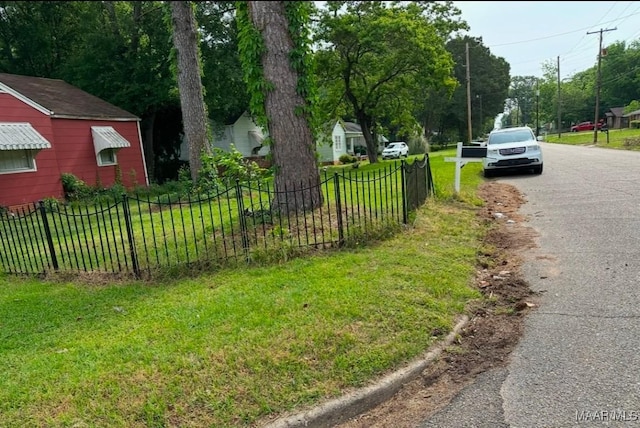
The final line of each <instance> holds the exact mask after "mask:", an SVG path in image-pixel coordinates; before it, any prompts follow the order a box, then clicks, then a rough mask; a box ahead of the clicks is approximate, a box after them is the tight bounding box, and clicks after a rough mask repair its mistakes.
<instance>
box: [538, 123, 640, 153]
mask: <svg viewBox="0 0 640 428" xmlns="http://www.w3.org/2000/svg"><path fill="white" fill-rule="evenodd" d="M639 138H640V129H631V128H625V129H610V130H609V135H608V138H607V133H606V132H598V142H597V143H596V144H595V146H597V147H607V148H610V149H624V150H640V144H637V143H635V142H636V141H637V140H638V139H639ZM545 141H546V142H549V143H557V144H569V145H573V146H592V145H594V143H593V131H587V132H569V133H564V134H561V135H560V137H558V134H548V135H546V136H545Z"/></svg>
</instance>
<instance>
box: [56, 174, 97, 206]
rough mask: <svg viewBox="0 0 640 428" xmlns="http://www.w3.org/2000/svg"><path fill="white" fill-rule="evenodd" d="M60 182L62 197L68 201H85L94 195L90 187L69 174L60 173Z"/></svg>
mask: <svg viewBox="0 0 640 428" xmlns="http://www.w3.org/2000/svg"><path fill="white" fill-rule="evenodd" d="M61 180H62V190H63V191H64V197H65V199H66V200H68V201H79V200H82V199H87V198H90V197H91V196H93V195H94V194H95V191H94V189H92V188H91V186H89V185H87V183H85V182H84V181H83V180H81V179H79V178H78V177H76V176H75V175H73V174H71V173H67V172H65V173H62V176H61Z"/></svg>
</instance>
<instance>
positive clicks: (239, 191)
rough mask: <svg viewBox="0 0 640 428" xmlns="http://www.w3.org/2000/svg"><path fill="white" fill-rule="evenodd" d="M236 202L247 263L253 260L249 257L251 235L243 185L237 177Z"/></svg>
mask: <svg viewBox="0 0 640 428" xmlns="http://www.w3.org/2000/svg"><path fill="white" fill-rule="evenodd" d="M236 202H237V203H238V218H239V219H240V233H241V235H242V250H243V251H244V258H245V261H246V262H247V263H249V262H250V261H251V258H250V257H249V236H248V235H247V233H248V231H247V219H246V217H245V215H244V200H243V199H242V186H240V180H239V179H237V178H236Z"/></svg>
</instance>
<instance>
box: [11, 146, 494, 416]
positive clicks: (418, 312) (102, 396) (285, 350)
mask: <svg viewBox="0 0 640 428" xmlns="http://www.w3.org/2000/svg"><path fill="white" fill-rule="evenodd" d="M451 155H452V152H451V151H448V152H438V153H437V154H433V155H432V162H433V170H434V171H433V173H434V178H435V180H436V191H437V194H438V198H435V199H431V200H429V201H428V202H427V203H426V204H425V205H424V206H423V207H421V208H420V209H419V210H418V212H417V213H416V216H415V218H414V219H413V221H412V223H411V224H410V225H407V226H406V227H405V229H404V230H403V231H402V233H399V234H396V235H395V236H393V237H391V238H390V239H386V240H382V241H378V242H372V243H369V244H367V245H363V246H360V247H356V248H352V249H349V250H339V251H336V250H334V251H328V252H323V253H319V254H316V255H313V256H309V257H305V258H297V259H292V260H290V261H288V262H282V263H278V264H274V265H270V266H262V267H246V268H243V269H223V270H221V271H219V272H216V273H215V274H203V275H199V276H197V277H192V278H183V279H174V280H165V281H163V282H159V283H149V282H142V281H140V282H130V283H109V284H95V283H91V282H89V281H88V280H86V281H81V280H75V281H72V282H68V281H61V282H47V281H40V280H36V279H29V278H24V277H14V276H8V275H4V276H0V307H1V309H2V314H3V318H2V319H1V320H0V325H1V327H2V328H1V329H0V360H2V362H3V364H2V365H0V426H3V427H24V426H78V427H81V426H83V427H84V426H91V427H162V426H182V427H188V426H194V427H195V426H197V427H203V426H210V427H239V426H250V425H251V424H255V423H256V422H257V421H259V420H260V419H261V418H264V417H267V416H269V415H273V414H279V413H282V412H286V411H290V410H292V409H297V408H300V407H301V406H306V405H311V404H314V403H317V402H319V401H321V400H323V399H327V398H331V397H335V396H338V395H339V394H341V393H342V392H343V391H345V390H346V389H349V388H353V387H358V386H362V385H366V384H367V383H368V382H369V381H371V380H372V379H373V378H375V377H378V376H380V375H382V374H384V373H385V372H387V371H389V370H391V369H394V368H396V367H398V366H399V365H401V364H403V363H406V362H407V361H409V360H411V359H413V358H415V357H416V356H418V355H421V354H422V353H423V352H424V351H425V350H426V349H427V348H428V347H429V346H430V345H431V344H433V343H434V341H435V340H437V339H438V338H441V337H442V336H443V335H444V334H446V333H447V332H448V331H449V330H450V329H451V328H452V326H453V325H454V323H455V321H456V319H457V317H458V316H459V315H460V314H461V313H463V312H464V310H465V307H466V305H467V304H468V303H469V302H470V301H473V300H475V299H479V298H480V294H479V293H478V292H477V291H476V290H475V289H474V288H472V287H471V286H470V285H471V278H472V276H473V274H474V272H475V265H476V261H477V259H476V258H477V256H478V254H479V253H482V254H485V253H486V252H487V251H489V252H490V251H491V249H486V248H482V247H481V244H480V239H481V237H482V236H483V234H484V233H485V232H486V229H485V228H486V226H485V225H483V224H482V223H480V222H479V220H478V219H477V217H476V212H477V206H478V205H480V204H481V203H480V201H479V199H478V198H477V196H476V194H475V189H476V187H477V185H478V184H479V183H481V182H482V180H483V179H482V177H481V175H480V171H481V166H480V165H479V164H469V165H467V166H466V167H465V168H463V171H462V188H461V192H460V194H459V195H455V194H454V193H453V169H454V164H452V163H445V162H444V159H443V158H444V156H451ZM363 167H364V165H363Z"/></svg>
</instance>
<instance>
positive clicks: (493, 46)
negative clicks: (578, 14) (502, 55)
mask: <svg viewBox="0 0 640 428" xmlns="http://www.w3.org/2000/svg"><path fill="white" fill-rule="evenodd" d="M638 14H640V11H638V12H634V13H632V14H629V15H627V16H625V19H626V18H629V17H631V16H634V15H638ZM618 19H619V18H616V19H612V20H610V21H606V22H603V23H602V24H610V23H612V22H615V21H617V20H618ZM590 28H593V25H591V26H589V27H583V28H579V29H577V30H572V31H567V32H564V33H558V34H552V35H550V36H544V37H538V38H536V39H529V40H520V41H517V42H509V43H500V44H497V45H491V46H488V47H490V48H496V47H499V46H509V45H517V44H520V43H531V42H537V41H538V40H546V39H552V38H554V37H560V36H566V35H567V34H572V33H577V32H578V31H584V30H588V29H590Z"/></svg>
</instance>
